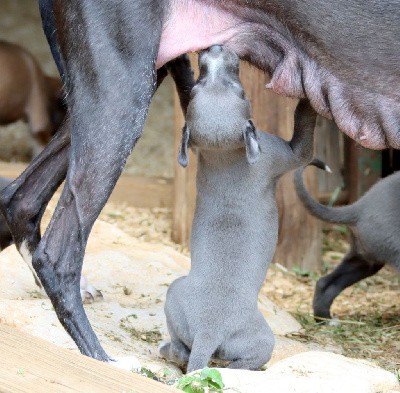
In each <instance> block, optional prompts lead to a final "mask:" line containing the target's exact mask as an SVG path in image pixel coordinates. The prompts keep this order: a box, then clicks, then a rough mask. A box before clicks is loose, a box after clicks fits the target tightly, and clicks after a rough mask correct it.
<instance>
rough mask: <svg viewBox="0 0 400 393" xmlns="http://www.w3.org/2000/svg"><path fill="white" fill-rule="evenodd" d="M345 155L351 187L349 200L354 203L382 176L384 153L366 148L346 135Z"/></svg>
mask: <svg viewBox="0 0 400 393" xmlns="http://www.w3.org/2000/svg"><path fill="white" fill-rule="evenodd" d="M345 157H346V158H345V160H346V169H347V170H346V174H347V178H346V183H347V185H348V188H349V202H350V203H352V202H354V201H356V200H357V199H359V198H360V197H361V196H362V195H363V194H364V193H365V191H367V190H368V189H369V188H370V187H371V186H372V185H373V184H375V183H376V182H377V181H378V180H379V179H380V178H381V176H382V153H381V152H380V151H376V150H369V149H365V148H363V147H362V146H360V145H358V144H357V143H356V142H355V141H353V140H351V139H350V138H349V137H346V142H345Z"/></svg>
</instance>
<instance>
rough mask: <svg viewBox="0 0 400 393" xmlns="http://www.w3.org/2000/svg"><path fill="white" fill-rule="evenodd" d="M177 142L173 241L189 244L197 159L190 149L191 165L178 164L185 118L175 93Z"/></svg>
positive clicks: (175, 144) (175, 149) (194, 201)
mask: <svg viewBox="0 0 400 393" xmlns="http://www.w3.org/2000/svg"><path fill="white" fill-rule="evenodd" d="M174 95H175V99H174V112H175V129H174V133H175V138H174V140H175V142H174V197H173V223H172V240H173V241H174V242H176V243H179V244H186V245H188V244H189V240H190V234H191V229H192V221H193V215H194V209H195V206H196V171H197V158H196V156H195V154H193V152H192V151H191V149H189V150H190V151H189V164H188V166H187V167H186V168H182V167H181V166H180V165H179V163H178V152H179V147H180V143H181V139H182V127H183V125H184V118H183V114H182V110H181V107H180V104H179V98H178V94H177V93H176V91H175V92H174Z"/></svg>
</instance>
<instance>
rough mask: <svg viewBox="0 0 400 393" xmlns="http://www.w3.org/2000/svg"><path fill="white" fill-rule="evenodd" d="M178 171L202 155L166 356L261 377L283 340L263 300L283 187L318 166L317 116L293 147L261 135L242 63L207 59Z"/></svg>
mask: <svg viewBox="0 0 400 393" xmlns="http://www.w3.org/2000/svg"><path fill="white" fill-rule="evenodd" d="M199 67H200V77H199V79H198V81H197V83H196V85H195V87H194V88H193V90H192V93H191V101H190V102H189V106H188V110H187V116H186V125H185V127H184V131H183V136H182V146H181V151H180V155H179V161H180V163H181V164H182V165H184V166H185V165H186V164H187V148H188V145H190V146H191V147H193V148H194V149H195V151H196V152H197V154H198V172H197V203H196V210H195V215H194V220H193V227H192V236H191V258H192V265H191V269H190V272H189V274H188V276H186V277H181V278H179V279H177V280H176V281H174V282H173V283H172V285H171V286H170V287H169V289H168V292H167V299H166V304H165V313H166V316H167V324H168V330H169V332H170V335H171V342H170V343H167V344H166V345H164V346H163V347H161V348H160V352H161V354H162V356H164V357H166V358H169V359H171V360H172V361H175V362H177V363H178V364H181V365H182V364H186V363H187V362H188V366H187V369H188V371H192V370H195V369H200V368H203V367H206V366H207V363H208V361H209V360H210V358H211V356H212V355H213V354H214V355H215V356H216V357H218V358H221V359H225V360H229V361H231V363H230V365H229V367H231V368H245V369H251V370H254V369H258V368H260V367H261V366H262V365H263V364H265V363H266V362H267V361H268V360H269V359H270V357H271V353H272V350H273V347H274V337H273V334H272V331H271V329H270V328H269V326H268V324H267V322H266V321H265V319H264V317H263V316H262V314H261V312H260V311H259V310H258V307H257V297H258V293H259V291H260V289H261V285H262V283H263V281H264V279H265V276H266V273H267V268H268V265H269V263H270V261H271V260H272V257H273V254H274V252H275V247H276V243H277V237H278V212H277V206H276V200H275V188H276V183H277V181H278V179H279V177H280V176H281V175H283V174H284V173H285V172H288V171H290V170H291V169H294V168H296V167H298V166H300V165H303V164H304V163H306V162H308V161H310V159H311V157H312V152H313V135H314V126H315V118H316V116H315V114H314V112H313V111H312V109H311V107H310V106H309V104H308V103H307V102H306V101H303V102H301V104H300V105H299V106H298V108H297V110H296V114H295V127H294V135H293V138H292V140H291V141H290V142H287V141H285V140H283V139H281V138H279V137H277V136H275V135H271V134H267V133H263V132H259V131H257V130H256V129H255V128H254V125H253V123H252V121H251V120H250V118H251V113H250V104H249V101H248V100H247V98H246V97H245V94H244V91H243V88H242V86H241V84H240V80H239V58H238V57H237V55H236V54H234V53H233V52H231V51H229V50H228V49H226V48H223V47H221V46H213V47H211V48H210V49H209V50H208V51H204V52H202V53H201V54H200V56H199Z"/></svg>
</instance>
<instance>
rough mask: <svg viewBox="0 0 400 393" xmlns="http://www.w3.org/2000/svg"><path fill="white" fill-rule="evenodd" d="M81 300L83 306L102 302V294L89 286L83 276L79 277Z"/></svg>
mask: <svg viewBox="0 0 400 393" xmlns="http://www.w3.org/2000/svg"><path fill="white" fill-rule="evenodd" d="M80 287H81V298H82V303H83V304H92V303H94V302H96V301H101V300H103V294H102V293H101V292H100V291H99V290H98V289H96V288H95V287H94V286H93V285H92V284H90V283H89V282H88V281H87V280H86V277H85V276H81V283H80Z"/></svg>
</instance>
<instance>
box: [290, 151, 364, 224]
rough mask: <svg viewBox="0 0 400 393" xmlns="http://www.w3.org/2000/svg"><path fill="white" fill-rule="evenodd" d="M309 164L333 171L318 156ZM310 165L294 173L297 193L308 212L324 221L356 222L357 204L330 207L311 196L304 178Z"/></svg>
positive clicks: (337, 222)
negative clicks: (305, 171)
mask: <svg viewBox="0 0 400 393" xmlns="http://www.w3.org/2000/svg"><path fill="white" fill-rule="evenodd" d="M308 165H313V166H316V167H317V168H320V169H323V170H324V171H327V172H331V170H330V168H329V167H328V166H327V165H326V164H325V163H324V162H322V161H321V160H318V159H316V158H315V159H313V160H312V161H311V162H310V163H309V164H308ZM308 165H306V166H304V167H301V168H298V169H297V170H296V171H295V174H294V185H295V187H296V191H297V195H298V197H299V198H300V200H301V202H302V203H303V205H304V206H305V208H306V209H307V210H308V212H309V213H310V214H312V215H313V216H314V217H316V218H319V219H320V220H322V221H327V222H331V223H334V224H347V225H350V224H354V223H355V222H356V221H357V217H358V214H357V206H356V204H352V205H348V206H343V207H329V206H325V205H322V204H320V203H319V202H317V201H315V200H314V199H313V198H312V197H311V195H310V194H309V193H308V191H307V189H306V187H305V185H304V180H303V172H304V169H305V168H306V167H307V166H308Z"/></svg>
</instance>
